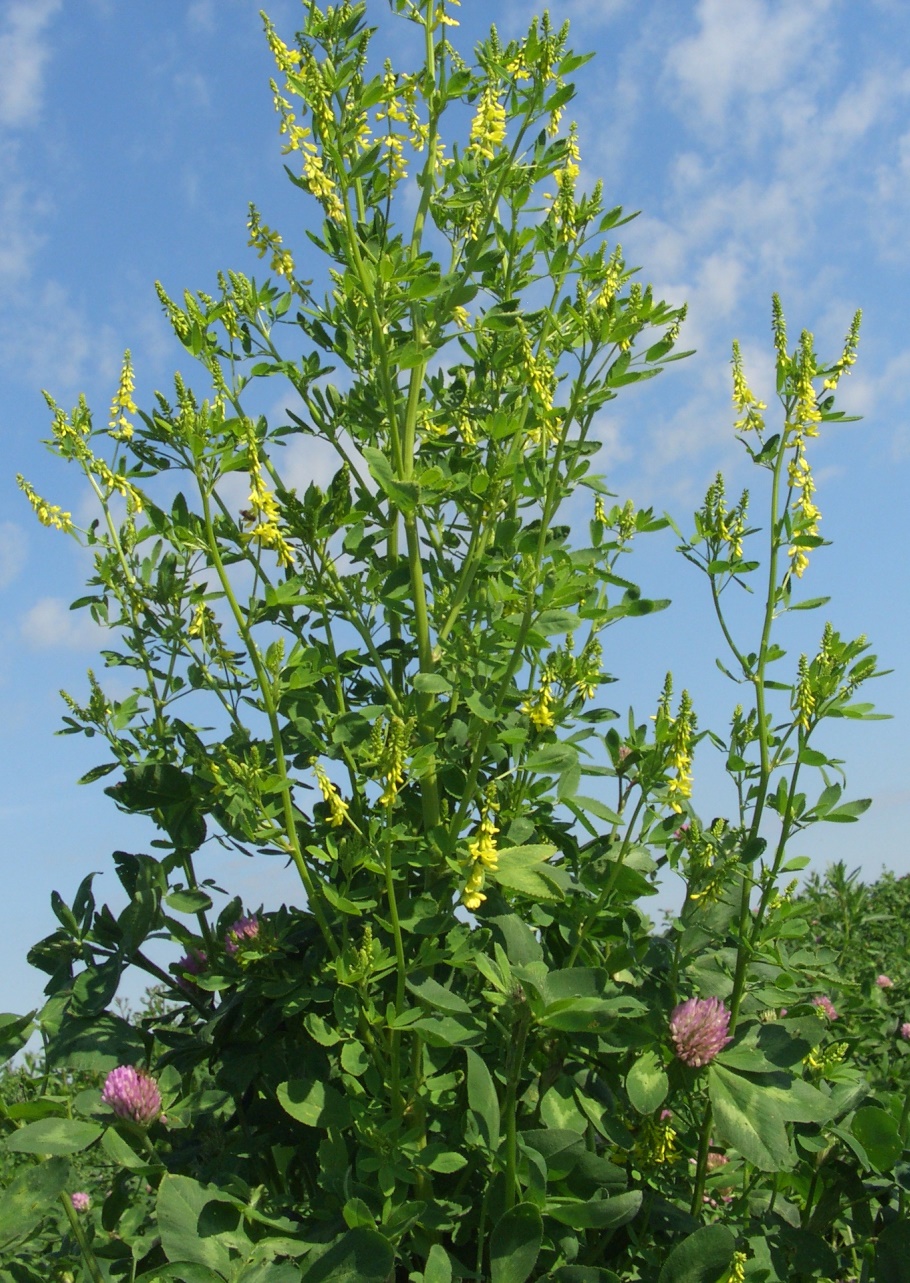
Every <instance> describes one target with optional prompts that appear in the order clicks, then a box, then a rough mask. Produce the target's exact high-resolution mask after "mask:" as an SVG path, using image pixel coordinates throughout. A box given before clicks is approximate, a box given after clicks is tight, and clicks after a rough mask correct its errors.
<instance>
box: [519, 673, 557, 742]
mask: <svg viewBox="0 0 910 1283" xmlns="http://www.w3.org/2000/svg"><path fill="white" fill-rule="evenodd" d="M521 711H522V712H523V713H524V714H525V716H526V717H527V718H528V720H529V721H530V723H531V725H532V726H533V727H534V729H535V730H536V731H551V730H552V729H553V727H554V726H555V725H556V715H555V713H554V712H553V693H552V690H551V688H550V682H549V681H548V680H544V681H543V682H542V683H541V685H540V689H539V690H538V691H537V693H536V695H534V696H533V698H532V697H530V696H529V697H528V698H527V699H526V700H525V701H524V703H523V704H522V706H521Z"/></svg>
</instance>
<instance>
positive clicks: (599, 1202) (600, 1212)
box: [545, 1189, 642, 1230]
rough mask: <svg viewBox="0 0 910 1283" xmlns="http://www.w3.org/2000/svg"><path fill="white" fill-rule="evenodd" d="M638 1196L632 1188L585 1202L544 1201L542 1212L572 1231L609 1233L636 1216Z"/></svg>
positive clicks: (639, 1200) (566, 1200) (571, 1199)
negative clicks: (602, 1231)
mask: <svg viewBox="0 0 910 1283" xmlns="http://www.w3.org/2000/svg"><path fill="white" fill-rule="evenodd" d="M641 1197H642V1194H641V1190H640V1189H633V1190H630V1191H629V1192H628V1193H627V1194H617V1195H616V1197H615V1198H591V1199H588V1201H587V1202H585V1201H583V1200H582V1199H577V1198H548V1199H547V1206H546V1208H545V1211H546V1214H547V1216H552V1217H553V1219H554V1220H555V1221H559V1222H560V1224H561V1225H569V1226H571V1227H572V1229H574V1230H612V1229H618V1228H619V1226H620V1225H625V1224H627V1222H628V1221H631V1220H632V1219H633V1217H635V1216H637V1215H638V1209H639V1208H640V1207H641Z"/></svg>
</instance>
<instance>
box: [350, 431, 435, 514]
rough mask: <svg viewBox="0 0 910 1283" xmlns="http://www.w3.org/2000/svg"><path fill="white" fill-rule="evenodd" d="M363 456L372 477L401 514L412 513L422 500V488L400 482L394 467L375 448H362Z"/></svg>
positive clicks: (409, 482)
mask: <svg viewBox="0 0 910 1283" xmlns="http://www.w3.org/2000/svg"><path fill="white" fill-rule="evenodd" d="M360 451H361V454H362V455H363V457H364V458H365V459H366V461H367V467H368V468H369V470H370V476H371V477H372V478H373V480H374V481H375V482H376V484H377V485H378V486H379V488H380V490H382V491H383V492H384V493H385V494H386V495H387V496H388V497H389V499H391V500H392V502H393V503H394V504H395V507H396V508H398V509H399V511H400V512H404V513H412V512H414V510H415V509H416V507H417V504H418V502H419V500H420V487H419V486H418V485H416V484H415V483H414V482H413V481H400V480H399V479H398V477H396V476H395V473H394V472H393V471H392V465H391V463H390V462H389V460H388V458H387V457H386V456H385V455H384V454H383V452H382V451H381V450H377V449H376V447H375V446H370V445H364V446H361V447H360Z"/></svg>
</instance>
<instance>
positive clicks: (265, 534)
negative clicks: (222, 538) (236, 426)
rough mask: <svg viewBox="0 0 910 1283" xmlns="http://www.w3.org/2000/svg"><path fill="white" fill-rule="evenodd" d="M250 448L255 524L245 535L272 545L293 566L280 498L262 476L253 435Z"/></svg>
mask: <svg viewBox="0 0 910 1283" xmlns="http://www.w3.org/2000/svg"><path fill="white" fill-rule="evenodd" d="M249 449H250V497H249V505H250V512H251V513H252V521H253V523H254V524H253V526H252V528H251V529H250V530H246V531H244V535H243V537H244V539H247V540H255V541H256V542H257V543H259V544H261V545H262V547H263V548H271V549H272V551H273V552H274V553H275V554H276V556H277V557H278V561H279V563H280V564H281V565H282V566H292V565H293V564H294V550H293V548H292V547H291V545H290V544H289V543H288V542H287V540H286V539H285V537H284V534H283V533H282V531H281V528H280V527H279V524H278V523H279V521H280V519H281V509H280V508H279V507H278V501H277V500H276V498H275V496H274V494H273V493H272V491H271V490H270V489H269V488H268V486H267V485H266V483H265V481H264V479H263V476H262V466H261V464H260V462H259V454H258V452H257V449H256V443H255V441H254V440H253V439H252V436H251V437H250V440H249Z"/></svg>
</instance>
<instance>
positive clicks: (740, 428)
mask: <svg viewBox="0 0 910 1283" xmlns="http://www.w3.org/2000/svg"><path fill="white" fill-rule="evenodd" d="M733 404H734V405H735V406H736V408H737V410H738V411H739V413H740V416H741V417H740V418H739V419H737V421H736V423H735V424H734V425H733V426H734V428H735V429H736V431H737V432H747V431H748V430H749V429H754V430H755V431H756V432H761V430H762V429H763V428H764V426H765V421H764V419H763V418H762V414H761V411H762V410H767V408H768V407H767V406H766V405H765V403H764V401H759V399H758V397H757V396H755V394H754V393H753V391H752V389H751V388H750V387H749V385H748V383H747V382H746V376H745V374H744V373H743V358H742V352H741V351H740V348H739V343H738V342H737V341H736V340H735V339H734V341H733Z"/></svg>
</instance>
